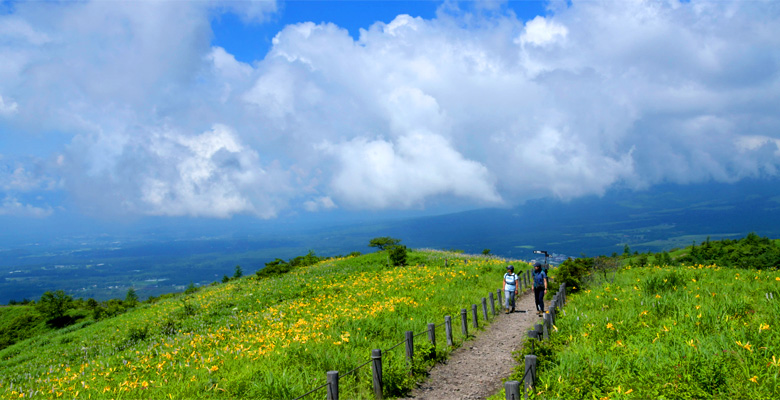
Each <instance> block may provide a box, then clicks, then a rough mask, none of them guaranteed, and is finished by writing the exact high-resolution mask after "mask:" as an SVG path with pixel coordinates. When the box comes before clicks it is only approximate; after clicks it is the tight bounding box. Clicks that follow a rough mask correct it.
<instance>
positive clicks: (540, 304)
mask: <svg viewBox="0 0 780 400" xmlns="http://www.w3.org/2000/svg"><path fill="white" fill-rule="evenodd" d="M534 299H536V311H544V286H542V287H535V288H534Z"/></svg>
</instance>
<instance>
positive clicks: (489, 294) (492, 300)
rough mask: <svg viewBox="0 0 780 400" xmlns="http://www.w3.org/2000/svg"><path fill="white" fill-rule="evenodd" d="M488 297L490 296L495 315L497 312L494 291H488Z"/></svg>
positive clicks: (491, 307)
mask: <svg viewBox="0 0 780 400" xmlns="http://www.w3.org/2000/svg"><path fill="white" fill-rule="evenodd" d="M488 297H490V309H491V310H492V311H493V315H494V316H495V315H497V314H496V298H495V297H493V292H490V293H488Z"/></svg>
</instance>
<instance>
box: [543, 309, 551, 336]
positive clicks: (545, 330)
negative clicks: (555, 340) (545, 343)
mask: <svg viewBox="0 0 780 400" xmlns="http://www.w3.org/2000/svg"><path fill="white" fill-rule="evenodd" d="M549 325H550V314H544V324H543V325H542V337H543V338H544V340H547V339H549V338H550V328H549Z"/></svg>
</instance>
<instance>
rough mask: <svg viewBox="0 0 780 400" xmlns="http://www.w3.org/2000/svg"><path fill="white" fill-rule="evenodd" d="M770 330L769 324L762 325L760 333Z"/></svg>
mask: <svg viewBox="0 0 780 400" xmlns="http://www.w3.org/2000/svg"><path fill="white" fill-rule="evenodd" d="M768 329H769V325H768V324H761V326H759V327H758V331H759V332H761V331H765V330H768Z"/></svg>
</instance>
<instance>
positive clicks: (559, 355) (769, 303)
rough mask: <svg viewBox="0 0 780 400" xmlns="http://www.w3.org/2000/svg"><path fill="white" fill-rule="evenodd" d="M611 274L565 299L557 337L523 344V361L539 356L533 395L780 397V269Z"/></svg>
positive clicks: (653, 269)
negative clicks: (607, 277)
mask: <svg viewBox="0 0 780 400" xmlns="http://www.w3.org/2000/svg"><path fill="white" fill-rule="evenodd" d="M731 244H733V243H732V242H724V243H713V244H712V245H713V246H715V247H718V246H721V245H731ZM689 250H690V249H689ZM556 272H557V271H556ZM614 276H615V278H614V280H611V279H608V280H606V281H605V280H600V281H598V280H597V281H591V282H590V284H589V286H587V287H586V288H585V289H584V290H582V291H580V292H578V293H574V294H571V295H570V296H568V297H569V298H568V303H567V305H566V310H565V313H564V314H561V315H559V317H558V318H557V319H556V326H555V331H556V332H555V334H553V335H552V337H551V339H550V340H548V341H546V342H544V343H541V344H536V346H535V348H534V350H531V348H532V347H531V345H530V343H525V346H524V349H523V352H522V354H519V356H520V357H519V358H518V360H522V357H523V356H524V355H525V354H532V351H533V354H536V355H537V356H538V357H539V367H538V376H539V381H538V384H537V386H536V388H534V394H533V395H532V397H534V398H582V399H591V398H594V399H634V398H654V399H655V398H657V399H672V398H674V399H735V398H739V399H770V398H780V380H778V378H780V325H778V321H780V271H778V269H777V268H767V269H763V270H759V269H746V268H737V267H719V266H715V265H700V264H699V265H687V266H686V265H679V266H668V265H665V266H647V267H636V266H632V265H630V264H628V265H626V266H624V267H623V268H622V270H620V271H619V272H618V273H617V274H616V275H614ZM521 378H522V372H519V373H517V374H515V375H514V376H513V377H511V378H510V379H521ZM498 397H499V396H497V397H495V398H496V399H497V398H498ZM501 398H503V397H501Z"/></svg>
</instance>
